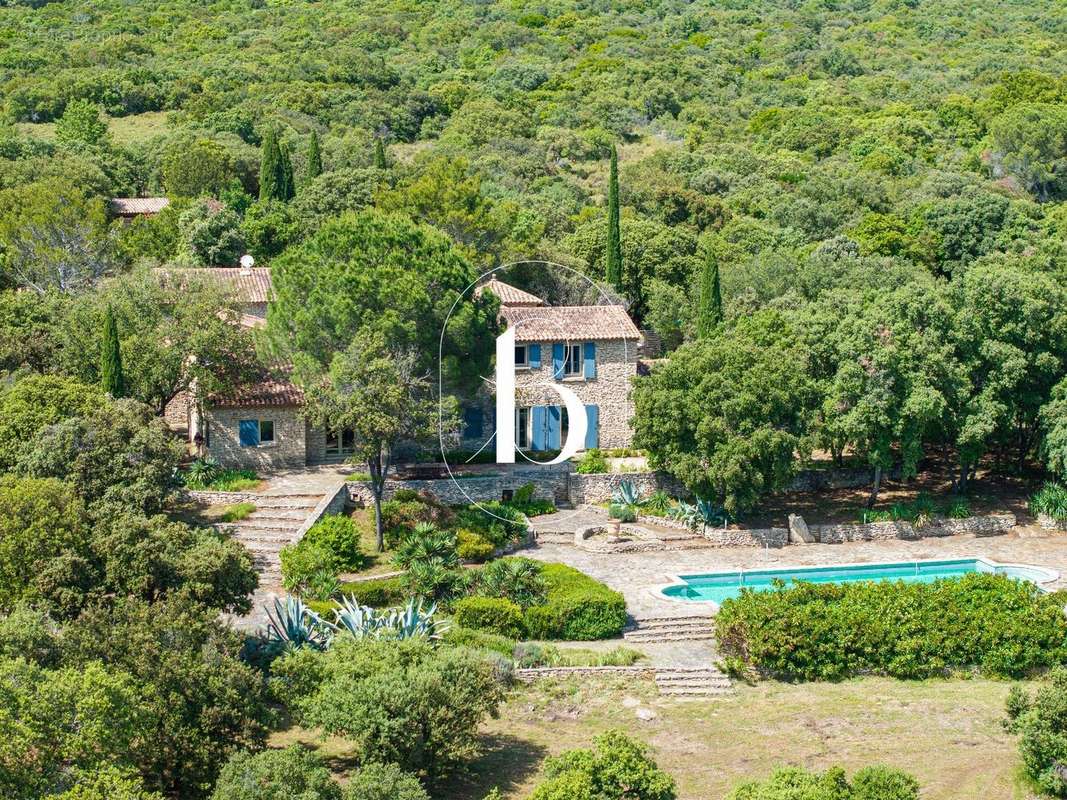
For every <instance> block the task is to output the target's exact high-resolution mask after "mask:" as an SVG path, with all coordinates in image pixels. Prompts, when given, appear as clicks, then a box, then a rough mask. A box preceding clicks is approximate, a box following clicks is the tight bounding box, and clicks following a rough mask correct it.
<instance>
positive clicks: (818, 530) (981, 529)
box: [808, 514, 1015, 544]
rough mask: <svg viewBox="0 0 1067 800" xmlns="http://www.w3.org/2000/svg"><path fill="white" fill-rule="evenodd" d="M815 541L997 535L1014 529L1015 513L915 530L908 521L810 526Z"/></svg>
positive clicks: (944, 522)
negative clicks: (968, 534)
mask: <svg viewBox="0 0 1067 800" xmlns="http://www.w3.org/2000/svg"><path fill="white" fill-rule="evenodd" d="M808 527H809V530H810V531H811V534H812V536H814V537H815V541H817V542H819V543H820V544H839V543H841V542H871V541H884V540H888V539H924V538H929V537H937V536H955V535H958V534H961V533H973V534H975V535H978V536H996V535H998V534H1002V533H1007V532H1008V531H1010V530H1011V529H1012V528H1014V527H1015V515H1014V514H991V515H989V516H985V517H967V518H966V519H935V520H934V521H933V522H932V523H931V524H929V525H927V526H925V527H922V528H916V527H915V526H914V525H912V524H911V523H910V522H907V521H904V520H900V521H895V522H870V523H867V524H866V525H860V524H843V525H810V526H808Z"/></svg>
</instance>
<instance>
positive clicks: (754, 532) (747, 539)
mask: <svg viewBox="0 0 1067 800" xmlns="http://www.w3.org/2000/svg"><path fill="white" fill-rule="evenodd" d="M641 516H642V517H643V518H644V519H646V520H648V521H649V522H652V523H654V524H656V525H662V526H663V527H665V528H677V529H679V530H683V531H690V532H691V533H692V534H693V536H694V537H698V538H701V539H703V540H704V541H705V542H708V543H709V545H710V546H712V547H785V545H787V544H789V531H788V529H786V528H705V529H704V530H703V531H701V530H699V529H698V530H695V531H694V530H692V529H691V528H690V527H689V526H688V525H686V524H685V523H684V522H681V521H680V520H676V519H671V518H670V517H657V516H653V515H651V514H642V515H641Z"/></svg>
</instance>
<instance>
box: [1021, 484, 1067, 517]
mask: <svg viewBox="0 0 1067 800" xmlns="http://www.w3.org/2000/svg"><path fill="white" fill-rule="evenodd" d="M1030 513H1031V514H1033V515H1034V516H1035V517H1036V516H1038V515H1039V514H1044V515H1046V516H1049V517H1052V518H1053V519H1054V520H1057V521H1063V520H1067V486H1064V485H1063V484H1060V483H1052V482H1049V483H1046V484H1045V485H1044V486H1042V487H1041V489H1040V490H1039V491H1037V492H1035V493H1034V494H1033V496H1031V498H1030Z"/></svg>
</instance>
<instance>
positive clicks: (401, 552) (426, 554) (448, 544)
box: [393, 522, 459, 569]
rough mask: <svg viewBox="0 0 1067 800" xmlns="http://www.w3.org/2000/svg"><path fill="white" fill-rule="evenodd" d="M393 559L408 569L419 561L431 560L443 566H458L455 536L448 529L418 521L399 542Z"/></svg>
mask: <svg viewBox="0 0 1067 800" xmlns="http://www.w3.org/2000/svg"><path fill="white" fill-rule="evenodd" d="M393 561H394V562H395V563H396V565H397V566H399V567H402V568H404V569H410V568H411V567H412V566H413V565H414V564H417V563H420V562H422V563H428V562H433V563H437V564H439V565H441V566H442V567H444V568H452V567H458V566H459V556H458V555H457V554H456V536H455V534H454V533H451V532H450V531H440V530H438V529H437V528H436V527H435V526H433V525H431V524H429V523H424V522H420V523H419V524H418V525H416V526H415V528H414V530H412V532H411V533H410V534H408V535H407V536H405V537H404V539H403V540H402V541H401V542H400V545H399V546H398V547H397V548H396V554H395V555H394V556H393Z"/></svg>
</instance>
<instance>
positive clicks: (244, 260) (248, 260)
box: [241, 253, 256, 269]
mask: <svg viewBox="0 0 1067 800" xmlns="http://www.w3.org/2000/svg"><path fill="white" fill-rule="evenodd" d="M255 263H256V260H255V259H254V258H252V256H251V255H249V254H248V253H245V254H244V255H243V256H241V266H242V267H244V268H245V269H252V265H253V264H255Z"/></svg>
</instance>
